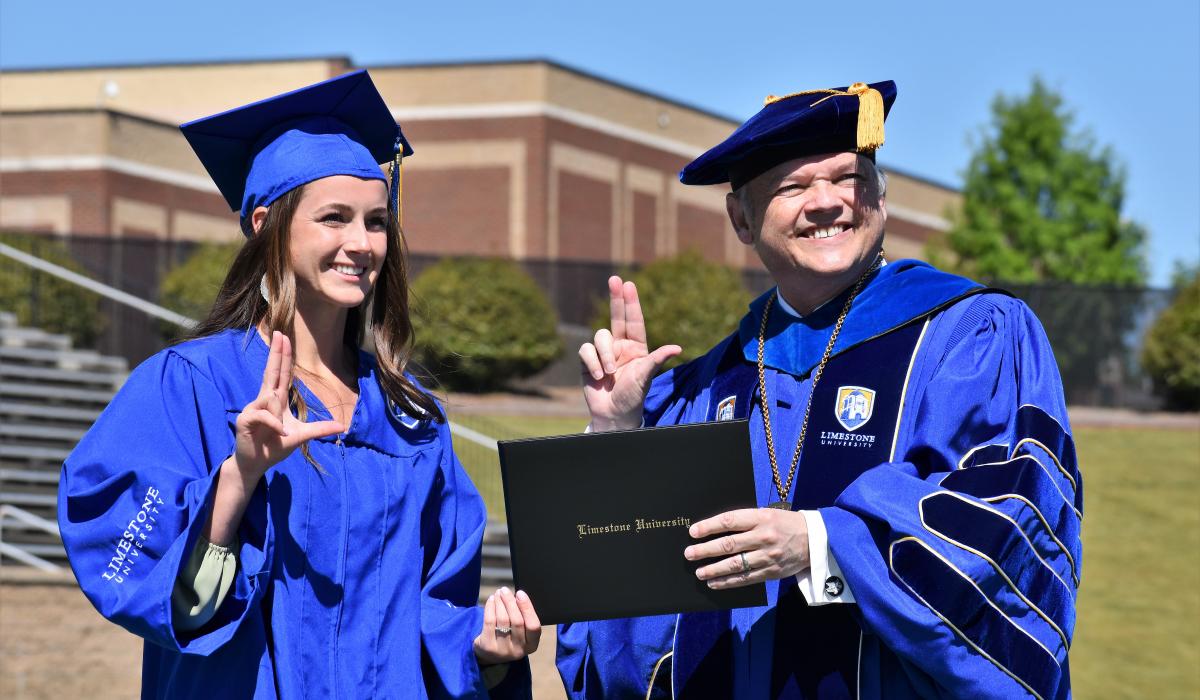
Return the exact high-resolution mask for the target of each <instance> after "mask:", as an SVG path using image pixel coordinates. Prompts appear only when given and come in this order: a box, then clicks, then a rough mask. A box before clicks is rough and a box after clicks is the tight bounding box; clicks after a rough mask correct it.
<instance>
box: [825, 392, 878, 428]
mask: <svg viewBox="0 0 1200 700" xmlns="http://www.w3.org/2000/svg"><path fill="white" fill-rule="evenodd" d="M874 408H875V392H874V390H872V389H868V388H866V387H862V386H842V387H838V393H837V405H836V406H834V408H833V411H834V414H835V415H836V416H837V420H838V422H839V423H841V424H842V427H843V428H845V429H846V430H849V431H850V432H854V431H855V430H858V429H859V428H861V427H863V426H864V425H866V423H867V421H869V420H871V411H872V410H874Z"/></svg>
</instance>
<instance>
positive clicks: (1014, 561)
mask: <svg viewBox="0 0 1200 700" xmlns="http://www.w3.org/2000/svg"><path fill="white" fill-rule="evenodd" d="M895 98H896V86H895V84H894V83H892V82H890V81H889V82H882V83H875V84H872V85H865V84H863V83H855V84H853V85H851V86H849V87H848V88H836V89H828V90H812V91H806V92H800V93H794V94H791V95H786V96H784V97H774V96H772V97H769V98H767V101H766V105H765V106H764V107H763V108H762V110H761V111H760V112H759V113H758V114H756V115H754V116H753V117H751V118H750V119H749V120H748V121H747V122H746V123H745V124H743V125H742V126H741V127H739V128H738V129H737V130H736V131H735V132H734V133H733V134H732V135H731V136H730V137H729V138H728V139H726V140H725V141H724V142H722V143H721V144H719V145H717V146H716V147H714V148H712V149H711V150H709V151H708V152H706V153H704V154H703V155H701V156H700V157H699V158H697V159H696V160H695V161H694V162H692V163H691V164H689V165H688V166H687V167H685V168H684V169H683V171H682V172H681V173H680V180H681V181H682V182H683V183H684V184H689V185H713V184H718V183H724V182H728V183H730V185H731V188H732V192H731V193H730V194H729V195H727V197H726V205H727V209H728V213H729V218H730V221H731V222H732V224H733V228H734V230H735V231H736V233H737V236H738V239H739V240H740V241H741V242H742V243H743V244H745V245H748V246H751V247H753V248H754V250H755V252H756V253H757V254H758V256H759V257H760V258H761V259H762V261H763V264H764V265H765V266H766V268H767V270H768V271H769V272H770V273H771V276H772V278H773V279H774V281H775V283H776V285H777V286H776V287H775V288H774V289H772V290H770V291H769V292H767V293H766V294H764V295H763V296H761V297H759V298H758V299H756V300H755V301H753V302H752V303H751V304H750V309H749V312H748V313H747V315H746V316H745V317H744V318H743V319H742V322H741V324H740V326H739V327H738V329H737V330H736V331H735V332H733V333H732V334H731V335H730V336H729V337H728V338H726V339H725V340H724V341H722V342H721V343H720V344H718V345H717V346H716V347H714V348H712V349H711V350H710V351H709V352H708V353H707V354H705V355H703V356H702V357H699V358H697V359H696V360H693V361H691V362H688V363H686V364H683V365H681V366H679V367H676V368H674V369H672V370H670V371H668V372H666V373H663V374H661V375H659V376H657V377H654V376H653V375H654V374H655V372H656V371H657V369H658V368H659V367H660V366H661V365H662V363H663V362H665V361H666V360H667V359H669V358H670V357H672V356H673V355H675V354H677V353H678V352H679V351H680V349H679V348H678V346H671V345H668V346H664V347H661V348H658V349H654V350H653V351H651V349H650V348H648V347H647V345H646V340H645V339H646V333H645V321H644V320H643V318H642V313H641V308H640V306H639V302H638V298H637V290H636V289H635V288H634V286H633V285H632V283H629V282H624V283H622V282H621V280H620V279H619V278H613V279H611V280H610V281H609V291H610V295H611V303H612V318H613V323H612V328H611V329H604V330H601V331H599V332H598V333H597V334H596V337H595V340H594V342H592V343H587V344H585V345H584V346H583V347H582V348H580V357H581V360H582V362H583V367H584V374H585V387H584V394H585V399H586V401H587V405H588V409H589V411H590V413H591V417H592V422H591V429H592V430H612V429H629V428H637V427H638V426H639V425H645V426H655V425H672V424H679V423H692V422H700V421H708V420H728V419H733V418H748V419H749V421H750V431H751V444H752V449H753V459H754V466H755V483H756V489H757V498H758V505H759V506H760V507H759V508H754V509H745V510H737V511H733V512H729V513H725V514H722V515H719V516H717V517H714V518H711V519H709V520H706V521H702V522H699V523H696V524H695V525H693V526H692V528H691V535H692V536H693V537H695V538H696V539H697V543H696V544H694V545H692V546H690V547H688V548H687V550H686V551H685V552H681V553H680V556H685V557H686V558H687V559H688V560H690V561H693V562H695V566H696V567H697V569H696V575H697V576H698V577H699V578H700V579H702V580H704V581H706V582H707V583H708V585H709V586H711V587H713V588H717V589H720V588H728V587H734V586H745V585H750V584H755V583H759V582H766V586H767V598H768V603H767V605H766V606H765V607H761V608H746V609H736V610H726V611H720V612H704V613H685V614H682V615H664V616H657V617H644V618H634V619H627V620H609V621H601V622H585V623H576V624H569V625H563V626H562V627H561V628H560V630H559V649H558V667H559V671H560V673H561V674H562V677H563V682H564V684H565V686H566V689H567V692H568V693H569V694H570V695H571V696H572V697H579V698H584V697H586V698H602V697H603V698H610V697H672V696H673V697H676V698H747V699H757V698H785V697H786V698H843V697H853V698H880V697H887V698H903V697H1021V696H1028V695H1032V696H1035V697H1041V698H1062V697H1068V696H1069V695H1070V673H1069V667H1068V659H1067V650H1068V648H1069V646H1070V643H1071V638H1072V634H1073V630H1074V624H1075V597H1076V591H1077V589H1078V586H1079V576H1080V540H1079V532H1080V521H1081V518H1082V507H1083V506H1082V504H1083V499H1082V490H1081V487H1082V484H1081V480H1080V475H1079V471H1078V469H1077V467H1076V462H1075V450H1074V445H1073V442H1072V438H1071V434H1070V428H1069V426H1068V423H1067V413H1066V406H1065V402H1064V399H1063V394H1062V385H1061V379H1060V377H1059V374H1058V369H1057V367H1056V365H1055V363H1054V355H1053V354H1052V352H1051V350H1050V347H1049V345H1048V343H1047V341H1046V337H1045V334H1044V332H1043V330H1042V328H1041V325H1040V324H1039V323H1038V321H1037V319H1036V318H1035V317H1034V316H1033V314H1032V313H1031V312H1030V310H1029V309H1028V308H1027V307H1026V306H1025V305H1024V304H1023V303H1022V302H1020V301H1018V300H1016V299H1014V298H1012V297H1011V296H1009V295H1007V294H1005V293H1003V292H1000V291H998V290H993V289H986V288H984V287H982V286H980V285H979V284H977V283H975V282H972V281H970V280H966V279H963V278H960V277H955V276H953V275H949V274H946V273H942V272H939V271H937V270H935V269H933V268H932V267H930V266H929V265H926V264H925V263H922V262H918V261H914V260H888V259H887V258H886V257H885V255H884V251H883V247H884V227H885V223H886V221H887V206H886V178H885V177H884V175H883V174H882V173H881V172H880V170H879V169H878V168H877V167H876V165H875V150H876V149H877V148H878V147H879V146H881V145H882V144H883V121H884V118H885V116H886V114H887V112H888V110H890V108H891V105H892V103H893V101H894V100H895ZM653 321H654V319H649V322H650V323H653Z"/></svg>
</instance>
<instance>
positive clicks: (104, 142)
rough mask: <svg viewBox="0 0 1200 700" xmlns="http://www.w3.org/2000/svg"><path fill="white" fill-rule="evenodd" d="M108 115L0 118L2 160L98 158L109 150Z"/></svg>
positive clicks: (96, 113)
mask: <svg viewBox="0 0 1200 700" xmlns="http://www.w3.org/2000/svg"><path fill="white" fill-rule="evenodd" d="M108 131H109V119H108V115H107V114H105V113H102V112H80V113H71V114H64V113H60V114H3V115H0V160H4V161H10V162H11V161H12V160H14V159H26V158H37V157H44V156H98V155H103V154H104V153H105V152H106V151H107V148H108Z"/></svg>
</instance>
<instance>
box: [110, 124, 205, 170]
mask: <svg viewBox="0 0 1200 700" xmlns="http://www.w3.org/2000/svg"><path fill="white" fill-rule="evenodd" d="M109 153H110V154H111V155H113V156H115V157H117V158H126V159H129V160H133V161H138V162H141V163H146V164H148V165H155V166H158V167H160V168H169V169H171V170H179V171H181V172H185V173H190V174H192V175H197V176H203V177H204V178H206V179H207V178H208V173H207V171H206V170H205V169H204V166H203V165H202V164H201V163H200V159H199V158H197V157H196V153H195V151H193V150H192V147H191V146H190V145H188V142H187V139H185V138H183V134H182V133H181V132H180V131H179V129H178V127H175V126H173V125H170V124H163V123H157V122H147V121H143V120H141V119H130V118H128V117H122V116H120V115H115V118H114V119H113V124H112V129H111V131H110V132H109Z"/></svg>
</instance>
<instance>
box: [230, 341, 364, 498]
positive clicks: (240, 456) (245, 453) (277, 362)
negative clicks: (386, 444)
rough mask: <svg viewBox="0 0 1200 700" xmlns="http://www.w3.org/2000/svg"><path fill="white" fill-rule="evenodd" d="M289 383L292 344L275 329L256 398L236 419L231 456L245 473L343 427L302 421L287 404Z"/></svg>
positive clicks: (259, 470) (258, 472) (257, 471)
mask: <svg viewBox="0 0 1200 700" xmlns="http://www.w3.org/2000/svg"><path fill="white" fill-rule="evenodd" d="M291 384H292V343H291V341H290V340H288V337H287V336H286V335H284V334H283V333H280V332H278V331H276V332H274V333H272V334H271V352H270V354H269V355H267V367H266V369H264V370H263V380H262V386H261V387H260V388H259V390H258V397H257V398H255V399H254V400H253V401H251V402H250V403H248V404H246V407H245V408H243V409H242V412H241V414H239V415H238V418H237V447H236V449H235V451H234V459H235V461H236V462H237V466H238V467H239V469H240V470H241V471H242V472H243V475H244V476H255V477H257V476H262V474H263V473H264V472H266V471H267V469H268V468H270V467H271V466H273V465H275V464H278V463H279V462H280V461H282V460H283V459H284V458H286V457H287V456H288V455H290V454H291V453H292V452H293V451H294V450H295V449H296V448H297V447H299V446H300V445H301V444H303V443H305V442H308V441H309V440H312V439H314V438H320V437H325V436H326V435H335V434H337V433H340V432H342V431H343V430H345V429H346V428H345V426H343V425H342V424H341V423H338V422H336V421H317V422H315V423H302V422H300V420H299V419H297V418H296V417H295V416H293V415H292V411H291V408H290V407H289V406H288V388H289V387H290V386H291Z"/></svg>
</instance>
